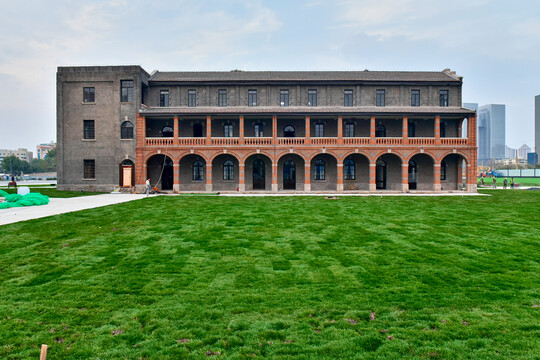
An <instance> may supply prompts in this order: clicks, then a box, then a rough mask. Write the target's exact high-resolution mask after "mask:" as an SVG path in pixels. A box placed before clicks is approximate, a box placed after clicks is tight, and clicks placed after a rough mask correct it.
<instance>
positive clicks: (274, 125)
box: [272, 115, 277, 191]
mask: <svg viewBox="0 0 540 360" xmlns="http://www.w3.org/2000/svg"><path fill="white" fill-rule="evenodd" d="M272 143H273V144H274V145H276V144H277V116H276V115H274V116H272ZM272 166H273V165H272ZM272 184H273V183H272ZM276 185H277V183H276ZM276 191H277V188H276Z"/></svg>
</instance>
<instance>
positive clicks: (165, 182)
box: [161, 158, 174, 190]
mask: <svg viewBox="0 0 540 360" xmlns="http://www.w3.org/2000/svg"><path fill="white" fill-rule="evenodd" d="M173 178H174V171H173V162H172V160H171V159H170V158H167V160H165V166H164V167H163V175H162V177H161V188H162V189H163V190H172V188H173Z"/></svg>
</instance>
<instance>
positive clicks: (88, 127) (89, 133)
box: [83, 120, 96, 139]
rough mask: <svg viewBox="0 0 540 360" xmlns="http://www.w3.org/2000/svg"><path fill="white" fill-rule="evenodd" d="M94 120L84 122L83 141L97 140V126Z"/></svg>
mask: <svg viewBox="0 0 540 360" xmlns="http://www.w3.org/2000/svg"><path fill="white" fill-rule="evenodd" d="M94 124H95V123H94V120H83V127H84V130H83V139H95V138H96V133H95V125H94Z"/></svg>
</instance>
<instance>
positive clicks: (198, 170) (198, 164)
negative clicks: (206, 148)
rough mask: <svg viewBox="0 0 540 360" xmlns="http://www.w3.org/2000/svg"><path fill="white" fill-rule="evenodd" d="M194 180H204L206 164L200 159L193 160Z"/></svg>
mask: <svg viewBox="0 0 540 360" xmlns="http://www.w3.org/2000/svg"><path fill="white" fill-rule="evenodd" d="M192 179H193V181H202V180H204V164H203V162H202V161H200V160H195V161H194V162H193V174H192Z"/></svg>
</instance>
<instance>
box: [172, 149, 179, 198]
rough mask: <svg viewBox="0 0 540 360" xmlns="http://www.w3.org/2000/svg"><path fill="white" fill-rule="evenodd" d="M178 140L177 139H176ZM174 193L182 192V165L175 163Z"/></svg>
mask: <svg viewBox="0 0 540 360" xmlns="http://www.w3.org/2000/svg"><path fill="white" fill-rule="evenodd" d="M175 140H176V139H175ZM172 189H173V192H174V193H177V192H179V191H180V163H179V162H178V163H176V162H173V188H172Z"/></svg>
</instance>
